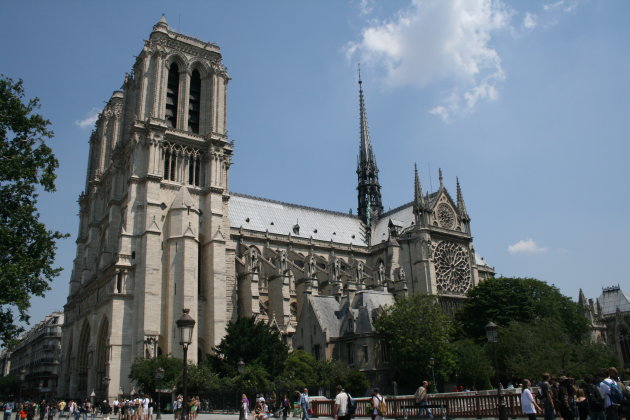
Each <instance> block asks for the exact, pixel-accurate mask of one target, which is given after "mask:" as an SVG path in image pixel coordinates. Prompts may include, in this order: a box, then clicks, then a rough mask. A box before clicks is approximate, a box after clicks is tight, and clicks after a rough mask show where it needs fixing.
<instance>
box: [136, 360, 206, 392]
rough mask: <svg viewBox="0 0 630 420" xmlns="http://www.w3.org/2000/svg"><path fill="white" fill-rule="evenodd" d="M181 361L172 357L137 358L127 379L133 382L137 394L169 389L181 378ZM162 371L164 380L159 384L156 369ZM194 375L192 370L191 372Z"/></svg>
mask: <svg viewBox="0 0 630 420" xmlns="http://www.w3.org/2000/svg"><path fill="white" fill-rule="evenodd" d="M182 365H183V361H182V360H181V359H175V358H174V357H172V356H164V355H162V356H158V357H154V358H150V359H144V358H137V359H136V360H135V361H134V362H133V364H132V365H131V371H130V372H129V379H131V380H133V381H134V382H135V383H136V386H137V387H138V391H139V392H151V393H152V392H154V391H155V389H156V388H157V387H158V386H159V387H160V389H170V388H173V387H175V386H177V385H178V383H179V382H180V381H181V376H182ZM159 367H161V368H162V369H164V378H163V379H160V381H159V384H158V383H157V380H156V378H155V373H156V372H157V369H158V368H159ZM192 373H193V374H194V370H193V372H192Z"/></svg>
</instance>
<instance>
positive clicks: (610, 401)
mask: <svg viewBox="0 0 630 420" xmlns="http://www.w3.org/2000/svg"><path fill="white" fill-rule="evenodd" d="M613 369H614V368H613ZM614 373H615V374H616V373H617V369H615V371H614ZM599 378H600V379H601V382H600V383H599V389H600V390H601V391H602V394H603V395H604V412H605V413H606V420H619V403H620V402H621V398H623V396H622V395H621V391H620V390H619V387H618V386H617V382H615V380H614V379H611V378H610V369H602V370H601V372H600V374H599ZM620 396H621V398H620Z"/></svg>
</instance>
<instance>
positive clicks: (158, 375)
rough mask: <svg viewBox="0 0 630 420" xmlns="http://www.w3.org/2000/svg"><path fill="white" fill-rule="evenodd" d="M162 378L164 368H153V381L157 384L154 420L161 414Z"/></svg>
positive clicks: (158, 419) (160, 416)
mask: <svg viewBox="0 0 630 420" xmlns="http://www.w3.org/2000/svg"><path fill="white" fill-rule="evenodd" d="M163 378H164V369H162V368H161V367H159V368H157V369H156V370H155V382H156V386H157V393H158V403H157V415H156V416H155V420H160V419H161V418H162V415H161V414H160V406H161V405H162V398H161V397H162V390H161V389H160V380H162V379H163Z"/></svg>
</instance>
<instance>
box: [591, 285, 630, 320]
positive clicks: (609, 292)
mask: <svg viewBox="0 0 630 420" xmlns="http://www.w3.org/2000/svg"><path fill="white" fill-rule="evenodd" d="M597 300H598V302H599V304H600V306H601V308H602V315H613V314H614V313H615V312H617V308H619V310H620V311H621V312H630V297H628V295H627V294H626V293H625V292H624V291H623V290H621V288H620V287H619V286H617V287H608V288H606V289H604V290H603V291H602V294H601V295H600V296H599V298H597Z"/></svg>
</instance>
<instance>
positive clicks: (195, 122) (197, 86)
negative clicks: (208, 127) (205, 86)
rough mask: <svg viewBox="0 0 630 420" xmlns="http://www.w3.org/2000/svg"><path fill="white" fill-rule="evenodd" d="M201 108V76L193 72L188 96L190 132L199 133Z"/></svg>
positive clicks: (196, 71) (195, 71)
mask: <svg viewBox="0 0 630 420" xmlns="http://www.w3.org/2000/svg"><path fill="white" fill-rule="evenodd" d="M200 107H201V76H200V75H199V71H198V70H193V72H192V75H191V76H190V92H189V95H188V131H192V132H193V133H199V109H200Z"/></svg>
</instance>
